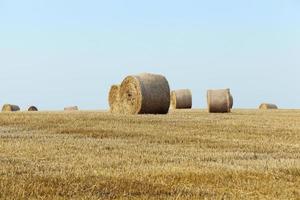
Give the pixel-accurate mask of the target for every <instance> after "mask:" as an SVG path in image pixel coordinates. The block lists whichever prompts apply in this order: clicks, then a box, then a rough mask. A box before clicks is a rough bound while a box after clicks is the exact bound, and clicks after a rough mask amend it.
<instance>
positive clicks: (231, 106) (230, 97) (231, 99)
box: [229, 94, 233, 109]
mask: <svg viewBox="0 0 300 200" xmlns="http://www.w3.org/2000/svg"><path fill="white" fill-rule="evenodd" d="M229 101H230V105H229V107H230V109H232V108H233V96H232V95H231V94H230V96H229Z"/></svg>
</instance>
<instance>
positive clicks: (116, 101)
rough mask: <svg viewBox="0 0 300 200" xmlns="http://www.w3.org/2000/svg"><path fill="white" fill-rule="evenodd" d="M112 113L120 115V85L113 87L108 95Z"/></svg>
mask: <svg viewBox="0 0 300 200" xmlns="http://www.w3.org/2000/svg"><path fill="white" fill-rule="evenodd" d="M108 103H109V107H110V112H112V113H118V112H119V107H120V85H112V86H111V87H110V90H109V94H108Z"/></svg>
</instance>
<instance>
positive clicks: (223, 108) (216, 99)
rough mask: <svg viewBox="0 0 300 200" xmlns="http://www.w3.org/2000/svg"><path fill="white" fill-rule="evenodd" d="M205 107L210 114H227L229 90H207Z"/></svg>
mask: <svg viewBox="0 0 300 200" xmlns="http://www.w3.org/2000/svg"><path fill="white" fill-rule="evenodd" d="M207 105H208V111H209V112H210V113H227V112H230V109H231V108H230V106H231V101H230V90H229V89H221V90H208V91H207Z"/></svg>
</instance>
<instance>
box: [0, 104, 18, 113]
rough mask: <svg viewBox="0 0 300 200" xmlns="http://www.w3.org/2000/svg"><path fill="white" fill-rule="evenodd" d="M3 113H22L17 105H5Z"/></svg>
mask: <svg viewBox="0 0 300 200" xmlns="http://www.w3.org/2000/svg"><path fill="white" fill-rule="evenodd" d="M2 111H3V112H15V111H20V107H19V106H17V105H11V104H5V105H3V107H2Z"/></svg>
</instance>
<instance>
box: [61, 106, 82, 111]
mask: <svg viewBox="0 0 300 200" xmlns="http://www.w3.org/2000/svg"><path fill="white" fill-rule="evenodd" d="M76 110H79V109H78V106H71V107H65V108H64V111H76Z"/></svg>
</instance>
